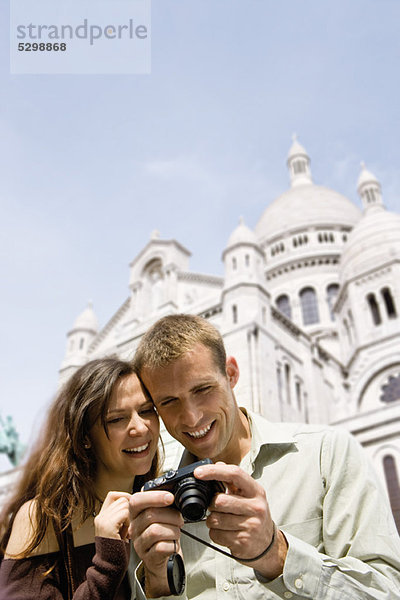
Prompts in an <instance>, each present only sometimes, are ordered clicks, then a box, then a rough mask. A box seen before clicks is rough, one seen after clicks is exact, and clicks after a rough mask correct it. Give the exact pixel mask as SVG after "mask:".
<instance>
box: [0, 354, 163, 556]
mask: <svg viewBox="0 0 400 600" xmlns="http://www.w3.org/2000/svg"><path fill="white" fill-rule="evenodd" d="M133 373H135V371H134V369H133V367H132V365H131V364H130V363H128V362H125V361H121V360H119V359H115V358H102V359H97V360H92V361H90V362H88V363H86V364H85V365H84V366H83V367H80V368H79V369H78V370H77V371H76V372H75V373H74V374H73V375H72V376H71V378H70V379H69V380H68V381H67V382H66V383H65V384H64V386H63V388H62V389H61V390H60V392H59V394H58V395H57V397H56V398H55V400H54V401H53V403H52V405H51V406H50V409H49V413H48V416H47V420H46V422H45V424H44V428H43V431H42V434H41V435H40V437H39V439H38V440H37V442H36V445H35V446H34V448H33V450H32V452H31V454H30V456H29V458H28V460H27V461H26V463H25V464H24V466H23V468H22V473H21V477H20V479H19V482H18V484H17V486H16V488H15V490H14V493H13V494H12V496H11V498H10V499H9V500H8V502H7V504H6V505H5V507H4V509H3V511H2V513H1V515H0V558H2V557H3V556H4V552H5V549H6V546H7V543H8V540H9V538H10V535H11V529H12V526H13V523H14V519H15V516H16V514H17V512H18V511H19V509H20V508H21V506H22V505H23V504H24V503H25V502H27V501H29V500H33V499H34V500H35V512H34V514H33V515H32V516H33V517H34V535H33V537H32V539H31V541H30V542H29V545H28V546H27V547H26V548H25V549H24V551H23V552H22V553H21V554H19V555H18V558H24V557H26V556H28V555H29V554H30V553H31V552H32V551H33V550H34V549H35V548H36V547H37V546H38V545H39V544H40V542H41V541H42V540H43V538H44V536H45V533H46V531H47V529H48V527H49V526H50V525H52V526H53V527H54V529H55V530H59V531H62V530H64V529H66V528H67V527H68V526H69V525H70V524H71V522H72V518H73V517H74V518H75V517H76V516H77V515H78V516H79V518H80V520H81V522H82V523H83V521H85V520H86V519H87V518H88V517H89V516H90V515H92V514H93V512H94V510H95V507H96V502H98V498H97V497H96V494H95V489H94V478H95V474H96V458H95V455H94V454H93V451H92V449H91V448H89V449H88V448H85V443H86V442H87V441H88V433H89V431H90V429H91V427H92V426H93V425H94V423H95V422H96V420H97V419H100V421H101V423H102V424H103V427H104V429H105V431H106V433H107V435H108V432H107V425H106V412H107V408H108V405H109V402H110V399H111V395H112V392H113V390H114V387H115V384H116V383H117V381H118V380H119V379H121V378H122V377H125V376H126V375H131V374H133ZM158 468H159V455H158V452H157V453H156V455H155V457H154V459H153V462H152V465H151V469H150V471H149V473H148V475H146V476H145V477H142V476H140V480H143V481H145V480H146V479H151V478H153V477H154V476H155V475H156V474H157V472H158ZM138 479H139V478H138ZM135 483H136V482H135ZM135 489H137V485H135Z"/></svg>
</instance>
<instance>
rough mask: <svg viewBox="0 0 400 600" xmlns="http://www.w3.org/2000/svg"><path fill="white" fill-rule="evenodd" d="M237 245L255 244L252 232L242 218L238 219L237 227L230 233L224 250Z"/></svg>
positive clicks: (255, 240) (254, 236) (255, 239)
mask: <svg viewBox="0 0 400 600" xmlns="http://www.w3.org/2000/svg"><path fill="white" fill-rule="evenodd" d="M238 244H257V238H256V235H255V233H254V231H252V229H250V228H249V227H247V225H245V223H244V220H243V217H240V221H239V225H238V226H237V227H236V229H234V230H233V231H232V233H231V235H230V237H229V240H228V243H227V245H226V248H231V247H232V246H237V245H238Z"/></svg>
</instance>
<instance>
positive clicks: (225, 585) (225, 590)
mask: <svg viewBox="0 0 400 600" xmlns="http://www.w3.org/2000/svg"><path fill="white" fill-rule="evenodd" d="M229 587H230V585H229V583H228V582H227V581H225V583H224V585H223V586H222V589H223V590H224V592H227V591H228V590H229Z"/></svg>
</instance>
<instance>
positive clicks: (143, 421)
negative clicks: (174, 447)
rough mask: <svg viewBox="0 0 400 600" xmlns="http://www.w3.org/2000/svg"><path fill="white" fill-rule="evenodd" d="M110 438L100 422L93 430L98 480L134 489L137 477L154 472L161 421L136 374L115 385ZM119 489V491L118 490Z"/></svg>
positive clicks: (108, 415)
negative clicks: (152, 465)
mask: <svg viewBox="0 0 400 600" xmlns="http://www.w3.org/2000/svg"><path fill="white" fill-rule="evenodd" d="M105 421H106V425H107V430H108V436H107V433H106V431H105V430H104V427H103V425H102V423H101V419H98V420H97V421H96V423H95V424H94V426H93V427H92V428H91V431H90V440H91V444H92V448H93V452H94V454H95V457H96V462H97V473H96V480H97V481H98V482H100V481H101V482H102V483H104V482H105V479H109V480H111V482H115V484H114V485H118V486H119V488H120V487H121V486H124V488H125V489H126V488H128V489H129V487H131V485H132V483H133V480H134V478H135V475H143V474H144V473H147V472H148V471H149V470H150V467H151V463H152V460H153V457H154V455H155V452H156V450H157V444H158V436H159V420H158V416H157V413H156V411H155V409H154V405H153V403H152V402H151V400H149V399H148V398H146V396H145V395H144V393H143V391H142V387H141V385H140V382H139V379H138V378H137V376H136V375H134V374H131V375H126V376H124V377H122V378H121V379H120V380H119V381H118V382H117V383H116V385H115V388H114V390H113V393H112V396H111V399H110V403H109V406H108V409H107V413H106V418H105ZM116 489H118V488H116Z"/></svg>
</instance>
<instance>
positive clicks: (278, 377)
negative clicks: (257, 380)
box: [276, 365, 282, 403]
mask: <svg viewBox="0 0 400 600" xmlns="http://www.w3.org/2000/svg"><path fill="white" fill-rule="evenodd" d="M276 381H277V384H278V398H279V401H280V402H281V403H282V371H281V367H280V365H278V366H277V367H276Z"/></svg>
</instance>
